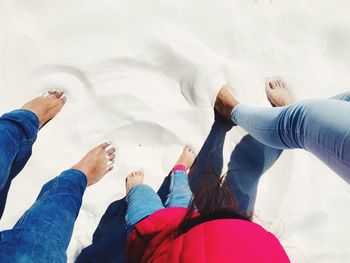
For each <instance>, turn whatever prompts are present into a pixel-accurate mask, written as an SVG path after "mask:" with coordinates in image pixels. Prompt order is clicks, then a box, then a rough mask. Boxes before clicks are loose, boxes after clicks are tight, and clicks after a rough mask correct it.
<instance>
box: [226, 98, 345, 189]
mask: <svg viewBox="0 0 350 263" xmlns="http://www.w3.org/2000/svg"><path fill="white" fill-rule="evenodd" d="M349 101H350V93H343V94H340V95H338V96H335V97H333V98H331V99H326V100H306V101H302V102H300V103H296V104H293V105H290V106H285V107H276V108H260V107H251V106H247V105H244V104H238V105H237V106H236V107H235V108H234V109H233V111H232V115H231V117H232V121H233V122H234V123H236V124H238V125H239V126H241V127H242V128H244V129H245V130H246V131H247V132H248V133H249V134H251V135H252V136H253V137H254V138H255V139H257V140H258V141H260V142H262V143H264V144H266V145H268V146H270V147H273V148H277V149H295V148H302V149H305V150H307V151H309V152H311V153H313V154H314V155H315V156H316V157H318V158H319V159H320V160H322V161H323V162H324V163H325V164H326V165H328V166H329V167H330V168H331V169H332V170H333V171H334V172H336V173H337V174H338V175H339V176H340V177H341V178H343V179H344V180H345V181H346V182H347V183H350V104H349Z"/></svg>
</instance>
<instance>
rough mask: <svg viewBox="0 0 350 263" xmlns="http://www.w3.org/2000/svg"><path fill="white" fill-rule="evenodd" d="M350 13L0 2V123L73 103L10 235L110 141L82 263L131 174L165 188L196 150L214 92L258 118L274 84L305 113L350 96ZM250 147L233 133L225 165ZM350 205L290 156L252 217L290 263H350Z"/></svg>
mask: <svg viewBox="0 0 350 263" xmlns="http://www.w3.org/2000/svg"><path fill="white" fill-rule="evenodd" d="M349 10H350V2H349V1H346V0H335V1H316V0H306V1H292V0H289V1H277V0H264V1H263V0H261V1H259V0H255V1H253V0H251V1H238V0H236V1H233V0H217V1H213V0H212V1H209V0H201V1H198V0H197V1H196V0H192V1H189V0H186V1H181V0H180V1H164V0H158V1H157V0H155V1H135V0H127V1H126V0H125V1H122V0H119V1H115V0H99V1H93V0H89V1H87V0H74V1H72V0H61V1H53V0H41V1H38V0H37V1H32V0H11V1H1V2H0V63H1V67H0V89H1V103H0V111H1V112H5V111H9V110H11V109H13V108H14V107H19V106H21V104H22V103H24V102H25V101H26V100H28V99H29V98H32V97H33V96H35V95H37V94H39V93H40V92H42V91H44V90H46V89H49V88H62V89H64V90H65V91H66V94H67V96H68V99H69V102H68V104H67V105H66V107H65V109H64V110H63V112H62V113H61V114H60V115H59V116H58V117H57V118H56V119H55V121H53V122H51V123H50V124H49V125H48V126H47V127H46V128H45V129H44V130H43V131H42V132H40V136H39V139H38V141H37V143H36V145H35V147H34V155H33V157H32V159H31V160H30V162H29V163H28V165H27V167H26V168H25V170H24V171H23V172H22V174H21V175H20V176H19V177H18V178H17V179H16V180H15V181H14V184H13V187H12V189H11V192H10V195H9V200H8V203H7V208H6V211H5V215H4V217H3V220H2V222H1V224H0V227H1V229H6V228H9V227H11V226H12V225H13V224H14V223H15V222H16V220H17V219H18V218H19V216H20V215H21V214H22V213H23V212H24V211H25V210H26V209H27V208H28V207H29V206H30V205H31V204H32V203H33V201H34V200H35V198H36V196H37V194H38V192H39V190H40V188H41V186H42V185H43V184H44V183H45V182H46V181H47V180H49V179H51V178H53V177H54V176H55V175H57V174H58V173H59V172H60V171H61V170H63V169H66V168H69V167H70V166H71V165H73V164H74V163H75V162H76V161H77V160H79V158H80V157H81V156H82V155H83V154H84V153H85V152H86V151H87V150H88V149H89V148H91V147H92V146H94V145H96V144H97V143H100V142H102V141H104V140H106V139H107V140H108V139H111V140H113V141H114V143H115V144H116V146H117V148H118V162H117V169H116V170H114V171H113V172H112V173H111V174H110V175H108V176H107V177H105V179H103V180H102V181H101V182H100V183H99V184H97V185H96V186H93V187H91V189H88V190H87V192H86V194H85V197H84V204H83V206H82V209H81V212H80V215H79V218H78V220H77V222H76V226H75V230H74V235H73V238H72V241H71V244H70V247H69V252H68V253H69V258H70V262H73V260H74V257H75V256H76V255H77V253H79V251H80V250H81V249H82V248H83V247H85V246H87V245H89V243H90V242H91V236H92V233H93V231H94V229H95V227H96V225H97V224H98V222H99V220H100V217H101V216H102V214H103V212H104V211H105V209H106V208H107V206H108V204H109V203H110V202H112V201H114V200H116V199H117V198H120V197H122V196H123V194H124V177H125V176H126V175H127V174H128V173H129V172H130V171H132V170H133V169H137V168H143V169H145V172H146V175H147V179H146V182H147V183H149V184H151V185H152V186H153V187H154V188H157V187H158V186H159V185H160V183H161V181H162V178H163V177H164V176H165V175H166V174H167V172H168V170H169V169H170V168H171V166H172V164H173V162H174V161H175V160H176V158H177V155H178V154H179V153H180V151H181V148H182V146H183V145H184V144H187V143H189V144H191V145H193V146H194V147H195V149H196V150H197V151H198V150H199V148H200V146H201V143H202V142H203V140H204V138H205V137H206V134H207V132H208V131H209V128H210V125H211V122H212V119H213V116H212V112H211V111H210V110H208V109H206V108H208V107H210V102H211V101H212V99H213V94H214V93H215V92H216V89H217V88H219V85H221V84H223V83H224V82H228V83H230V84H231V85H232V87H233V88H234V92H235V93H236V94H237V95H238V96H239V98H240V99H241V101H243V102H246V103H249V104H253V105H260V106H268V105H269V104H268V102H267V100H266V99H265V97H264V89H263V83H264V77H266V76H276V75H277V76H282V77H284V79H285V80H287V81H288V83H289V84H290V86H291V89H292V90H293V92H294V93H295V95H296V97H297V98H298V99H304V98H326V97H329V96H331V95H334V94H336V93H340V92H343V91H346V90H347V89H349V85H350V75H349V69H350V49H349V46H350V17H349ZM198 106H199V107H198ZM344 117H347V118H349V116H344ZM243 134H244V131H242V130H241V129H238V128H235V129H234V130H233V131H232V132H231V133H230V135H229V137H228V140H227V145H226V147H225V155H226V157H227V156H229V153H230V151H231V150H232V149H233V147H234V144H235V143H237V142H238V141H239V139H240V138H241V136H242V135H243ZM349 203H350V191H349V186H348V185H347V184H345V183H344V182H343V181H341V180H340V179H339V178H338V177H337V176H336V175H335V174H333V173H332V172H331V171H330V170H329V169H328V168H327V167H325V165H323V164H322V163H320V162H319V161H318V160H316V159H315V158H314V157H312V156H311V155H309V154H306V153H304V152H302V151H289V152H288V153H287V152H286V153H284V155H283V157H282V158H281V159H280V160H279V162H278V163H277V164H276V165H275V166H274V167H273V168H272V169H271V170H270V171H269V172H268V173H267V174H266V175H265V176H264V178H263V180H262V181H261V184H260V188H259V194H258V200H257V205H256V214H257V215H258V216H259V218H260V220H259V222H260V223H262V224H263V225H265V226H266V227H267V228H268V229H270V230H271V231H273V232H274V233H276V234H278V236H279V237H280V240H281V242H282V244H283V245H284V247H285V249H286V250H287V253H288V254H289V256H290V258H291V260H292V261H293V262H308V263H309V262H317V263H330V262H331V263H333V262H350V246H349V242H350V230H349V220H350V210H349Z"/></svg>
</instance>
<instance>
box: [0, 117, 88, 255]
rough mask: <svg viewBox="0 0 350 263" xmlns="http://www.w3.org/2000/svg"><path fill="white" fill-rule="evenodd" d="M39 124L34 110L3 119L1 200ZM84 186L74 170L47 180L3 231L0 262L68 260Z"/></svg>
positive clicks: (26, 155) (0, 120)
mask: <svg viewBox="0 0 350 263" xmlns="http://www.w3.org/2000/svg"><path fill="white" fill-rule="evenodd" d="M38 126H39V121H38V119H37V117H36V115H35V114H33V113H32V112H30V111H25V110H17V111H13V112H10V113H8V114H5V115H3V116H2V117H1V118H0V131H1V132H0V185H1V188H0V189H1V190H0V191H1V199H0V201H1V204H5V202H6V196H7V192H8V189H9V185H10V183H11V180H12V179H13V178H14V177H15V176H16V175H17V174H18V173H19V172H20V171H21V170H22V168H23V167H24V165H25V164H26V162H27V161H28V159H29V157H30V155H31V146H32V144H33V143H34V141H35V138H36V134H37V132H38ZM86 184H87V182H86V177H85V175H84V174H83V173H81V172H80V171H78V170H73V169H71V170H67V171H65V172H63V173H62V174H61V175H60V176H58V177H56V178H54V179H53V180H51V181H49V182H48V183H46V184H45V185H44V186H43V188H42V190H41V192H40V194H39V196H38V198H37V200H36V202H35V203H34V204H33V205H32V206H31V207H30V208H29V209H28V210H27V211H26V212H25V213H24V214H23V216H22V217H21V218H20V219H19V220H18V222H17V223H16V224H15V226H14V227H13V228H12V229H10V230H5V231H2V232H0V262H66V261H67V256H66V249H67V247H68V244H69V241H70V239H71V235H72V231H73V227H74V222H75V220H76V217H77V216H78V213H79V210H80V206H81V203H82V196H83V193H84V191H85V188H86ZM19 198H20V197H19Z"/></svg>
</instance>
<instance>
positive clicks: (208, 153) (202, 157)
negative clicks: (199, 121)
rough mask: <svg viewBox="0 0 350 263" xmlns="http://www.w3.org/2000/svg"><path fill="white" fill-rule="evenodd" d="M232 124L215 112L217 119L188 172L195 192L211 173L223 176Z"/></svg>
mask: <svg viewBox="0 0 350 263" xmlns="http://www.w3.org/2000/svg"><path fill="white" fill-rule="evenodd" d="M232 126H233V124H232V123H230V122H228V121H226V120H225V119H224V118H223V117H222V116H220V115H219V114H218V113H217V112H215V121H214V123H213V125H212V127H211V130H210V132H209V134H208V137H207V138H206V140H205V142H204V144H203V146H202V148H201V150H200V151H199V153H198V155H197V157H196V160H195V162H194V163H193V165H192V168H191V170H190V171H189V174H188V179H189V183H190V187H191V190H192V192H193V193H194V192H196V191H197V190H198V187H199V186H200V185H201V183H202V182H203V181H205V180H206V179H207V177H208V175H209V174H210V175H216V176H217V177H218V178H219V177H220V176H221V173H222V168H223V147H224V143H225V138H226V133H227V132H228V131H229V130H231V128H232Z"/></svg>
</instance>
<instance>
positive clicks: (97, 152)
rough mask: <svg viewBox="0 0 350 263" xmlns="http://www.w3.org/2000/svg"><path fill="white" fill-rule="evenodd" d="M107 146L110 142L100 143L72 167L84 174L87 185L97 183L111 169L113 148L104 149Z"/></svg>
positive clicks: (113, 155)
mask: <svg viewBox="0 0 350 263" xmlns="http://www.w3.org/2000/svg"><path fill="white" fill-rule="evenodd" d="M108 146H110V143H102V144H100V145H99V146H97V147H95V148H94V149H92V150H91V151H89V152H88V153H87V154H86V155H85V157H84V158H83V159H82V160H81V161H80V162H79V163H77V164H76V165H74V166H73V167H72V169H77V170H79V171H81V172H83V173H84V174H85V176H86V179H87V186H90V185H92V184H95V183H97V182H98V181H99V180H100V179H101V178H102V177H103V176H105V175H106V174H107V173H108V172H110V171H112V169H113V163H114V159H115V149H114V148H110V149H109V150H106V148H107V147H108Z"/></svg>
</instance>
